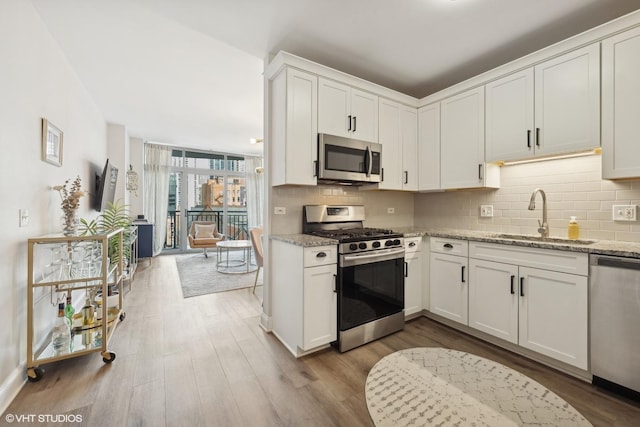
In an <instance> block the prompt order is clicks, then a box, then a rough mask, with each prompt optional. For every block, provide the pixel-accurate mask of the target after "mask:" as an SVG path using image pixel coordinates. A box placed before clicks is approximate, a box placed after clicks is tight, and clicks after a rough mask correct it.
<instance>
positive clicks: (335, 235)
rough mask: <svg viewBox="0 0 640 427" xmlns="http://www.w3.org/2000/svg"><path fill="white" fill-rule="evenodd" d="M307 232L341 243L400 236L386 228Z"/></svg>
mask: <svg viewBox="0 0 640 427" xmlns="http://www.w3.org/2000/svg"><path fill="white" fill-rule="evenodd" d="M308 234H313V235H315V236H320V237H326V238H329V239H336V240H338V241H340V242H341V243H347V242H359V241H363V240H371V239H378V238H395V237H401V236H402V235H401V234H399V233H396V232H394V231H393V230H387V229H383V228H345V229H335V230H315V231H311V232H309V233H308Z"/></svg>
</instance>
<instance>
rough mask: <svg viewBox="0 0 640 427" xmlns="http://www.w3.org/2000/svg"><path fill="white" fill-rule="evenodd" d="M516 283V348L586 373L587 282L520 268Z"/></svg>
mask: <svg viewBox="0 0 640 427" xmlns="http://www.w3.org/2000/svg"><path fill="white" fill-rule="evenodd" d="M520 280H521V281H522V284H521V290H520V307H519V308H520V316H519V319H520V326H519V328H518V329H519V344H520V345H521V346H523V347H526V348H528V349H530V350H533V351H537V352H538V353H541V354H544V355H546V356H549V357H553V358H554V359H557V360H560V361H562V362H565V363H568V364H570V365H573V366H576V367H578V368H581V369H587V367H588V363H587V358H588V342H587V337H588V327H587V325H588V322H589V320H588V311H587V310H588V299H587V294H588V283H587V278H586V277H585V276H577V275H575V274H566V273H558V272H555V271H546V270H539V269H535V268H527V267H520Z"/></svg>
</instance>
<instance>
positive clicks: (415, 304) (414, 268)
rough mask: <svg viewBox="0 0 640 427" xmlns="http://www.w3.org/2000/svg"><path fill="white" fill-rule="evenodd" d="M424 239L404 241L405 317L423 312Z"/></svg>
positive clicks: (414, 238) (415, 238)
mask: <svg viewBox="0 0 640 427" xmlns="http://www.w3.org/2000/svg"><path fill="white" fill-rule="evenodd" d="M421 245H422V237H410V238H405V239H404V247H405V251H406V252H405V257H404V262H405V272H404V315H405V317H406V316H411V315H414V314H416V313H420V312H421V311H422V252H421V250H420V249H421Z"/></svg>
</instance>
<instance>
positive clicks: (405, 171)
mask: <svg viewBox="0 0 640 427" xmlns="http://www.w3.org/2000/svg"><path fill="white" fill-rule="evenodd" d="M400 141H401V142H402V189H403V190H405V191H417V190H418V112H417V110H416V109H415V108H411V107H405V106H402V107H401V108H400Z"/></svg>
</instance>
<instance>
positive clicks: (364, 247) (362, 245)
mask: <svg viewBox="0 0 640 427" xmlns="http://www.w3.org/2000/svg"><path fill="white" fill-rule="evenodd" d="M358 247H359V248H360V249H367V244H366V243H364V242H362V243H360V244H359V245H358Z"/></svg>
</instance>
